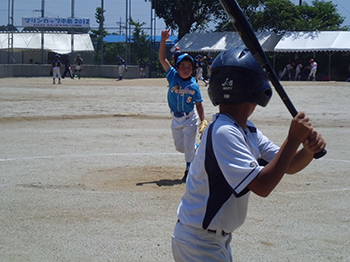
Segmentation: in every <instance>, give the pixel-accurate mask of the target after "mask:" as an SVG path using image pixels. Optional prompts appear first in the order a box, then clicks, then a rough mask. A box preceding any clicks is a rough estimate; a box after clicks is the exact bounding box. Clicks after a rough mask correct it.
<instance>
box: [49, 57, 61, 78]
mask: <svg viewBox="0 0 350 262" xmlns="http://www.w3.org/2000/svg"><path fill="white" fill-rule="evenodd" d="M51 70H52V78H53V82H52V83H53V84H55V83H56V82H55V79H56V77H57V78H58V84H61V61H60V55H58V54H56V55H55V60H53V61H52V64H51Z"/></svg>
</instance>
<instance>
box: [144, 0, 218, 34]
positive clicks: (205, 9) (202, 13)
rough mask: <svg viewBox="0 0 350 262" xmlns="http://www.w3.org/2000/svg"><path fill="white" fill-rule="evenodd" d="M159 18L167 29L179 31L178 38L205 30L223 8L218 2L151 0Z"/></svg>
mask: <svg viewBox="0 0 350 262" xmlns="http://www.w3.org/2000/svg"><path fill="white" fill-rule="evenodd" d="M149 1H150V2H152V8H153V9H155V12H156V14H157V16H158V17H160V18H163V19H164V22H165V24H166V26H167V27H169V28H171V29H173V30H178V38H179V39H180V38H182V37H183V36H184V35H185V34H187V33H190V32H196V31H201V30H204V29H205V28H207V27H208V23H209V22H210V21H211V20H212V19H213V18H214V15H213V14H214V13H215V12H216V11H217V10H218V9H219V8H221V9H222V7H221V4H220V1H217V0H197V1H188V0H175V1H174V0H149Z"/></svg>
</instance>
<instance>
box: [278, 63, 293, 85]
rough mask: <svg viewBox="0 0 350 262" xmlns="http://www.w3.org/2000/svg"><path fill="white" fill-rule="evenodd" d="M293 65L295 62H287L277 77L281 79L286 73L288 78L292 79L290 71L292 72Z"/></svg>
mask: <svg viewBox="0 0 350 262" xmlns="http://www.w3.org/2000/svg"><path fill="white" fill-rule="evenodd" d="M294 66H295V63H293V62H292V63H290V64H287V65H286V67H285V68H284V69H283V72H282V74H281V75H280V77H279V80H281V79H282V78H283V77H284V76H285V75H288V80H289V81H290V80H292V72H293V68H294Z"/></svg>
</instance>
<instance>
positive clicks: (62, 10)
mask: <svg viewBox="0 0 350 262" xmlns="http://www.w3.org/2000/svg"><path fill="white" fill-rule="evenodd" d="M291 1H292V3H294V4H299V0H291ZM44 2H45V8H44V10H45V16H46V17H50V18H53V17H61V18H64V17H70V16H71V0H59V1H57V0H45V1H44ZM126 2H128V3H129V2H130V0H104V9H105V10H106V12H105V17H106V21H105V27H107V28H108V29H107V31H108V32H110V33H111V32H113V31H116V32H119V30H120V27H119V24H120V22H121V23H122V26H123V25H125V18H126ZM303 2H307V3H309V4H311V2H312V0H303ZM332 2H333V3H334V4H336V5H337V6H338V11H339V13H340V14H341V15H342V16H344V17H346V20H345V22H344V24H343V25H350V0H332ZM0 3H1V5H0V25H6V24H7V23H8V3H9V0H0ZM41 3H42V0H14V24H15V26H18V27H20V26H21V25H22V20H21V19H22V17H39V16H41V13H40V11H39V10H40V9H41ZM100 6H101V0H75V17H79V18H90V21H91V22H90V25H91V27H97V23H96V21H95V12H96V7H100ZM131 17H132V18H133V19H134V21H136V22H141V23H146V24H145V25H144V27H150V24H151V4H150V2H145V0H132V1H131ZM163 29H165V24H164V22H163V21H162V20H160V19H157V20H156V33H157V34H158V35H159V34H160V33H161V31H162V30H163ZM122 30H123V29H122ZM124 30H125V29H124ZM145 31H146V33H147V34H150V31H147V29H145Z"/></svg>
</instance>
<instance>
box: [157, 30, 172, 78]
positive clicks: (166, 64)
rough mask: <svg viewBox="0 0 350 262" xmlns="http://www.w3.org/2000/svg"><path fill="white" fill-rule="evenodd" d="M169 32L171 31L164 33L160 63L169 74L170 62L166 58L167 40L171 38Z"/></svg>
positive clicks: (164, 31)
mask: <svg viewBox="0 0 350 262" xmlns="http://www.w3.org/2000/svg"><path fill="white" fill-rule="evenodd" d="M169 31H170V29H168V30H163V31H162V38H161V40H160V46H159V61H160V63H161V64H162V66H163V68H164V70H165V72H167V71H168V70H169V68H170V66H171V65H170V62H169V61H168V59H167V58H166V40H167V39H168V38H169Z"/></svg>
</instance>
